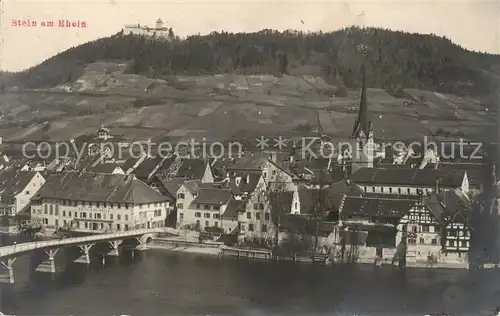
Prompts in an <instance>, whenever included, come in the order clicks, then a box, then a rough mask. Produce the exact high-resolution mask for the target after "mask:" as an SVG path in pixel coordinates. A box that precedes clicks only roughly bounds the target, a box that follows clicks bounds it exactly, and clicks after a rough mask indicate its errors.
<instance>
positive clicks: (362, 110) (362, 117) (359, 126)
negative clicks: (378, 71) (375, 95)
mask: <svg viewBox="0 0 500 316" xmlns="http://www.w3.org/2000/svg"><path fill="white" fill-rule="evenodd" d="M362 71H363V86H362V87H361V101H360V103H359V112H358V119H357V120H356V123H354V129H353V131H352V137H354V138H357V137H358V136H359V134H360V132H361V133H363V134H364V135H365V136H366V137H368V133H369V132H370V119H369V117H368V101H367V96H366V68H365V66H364V65H363V66H362Z"/></svg>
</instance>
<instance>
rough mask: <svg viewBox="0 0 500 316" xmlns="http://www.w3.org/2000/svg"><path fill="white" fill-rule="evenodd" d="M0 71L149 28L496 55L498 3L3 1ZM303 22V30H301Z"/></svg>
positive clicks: (422, 0) (491, 0)
mask: <svg viewBox="0 0 500 316" xmlns="http://www.w3.org/2000/svg"><path fill="white" fill-rule="evenodd" d="M0 3H1V4H0V12H1V17H0V24H1V25H0V30H1V31H0V37H1V47H0V69H2V70H9V71H20V70H24V69H27V68H29V67H32V66H35V65H37V64H39V63H41V62H42V61H44V60H45V59H47V58H50V57H52V56H53V55H56V54H57V53H59V52H62V51H64V50H66V49H68V48H70V47H72V46H77V45H80V44H83V43H85V42H88V41H91V40H94V39H97V38H101V37H106V36H109V35H112V34H114V33H116V32H119V31H120V30H121V29H122V28H123V26H124V25H125V24H135V23H140V24H143V25H150V26H153V25H154V23H155V21H156V20H157V19H158V18H161V19H162V20H163V21H164V22H165V24H166V26H168V27H172V28H173V29H174V32H175V33H176V34H177V35H180V36H186V35H190V34H196V33H200V34H207V33H210V32H212V31H221V30H224V31H228V32H252V31H259V30H261V29H278V30H285V29H297V30H303V31H319V30H322V31H333V30H337V29H340V28H342V27H345V26H351V25H360V26H376V27H384V28H389V29H394V30H404V31H409V32H417V33H434V34H437V35H440V36H446V37H448V38H450V39H451V40H452V41H454V42H455V43H457V44H459V45H462V46H464V47H466V48H468V49H471V50H475V51H483V52H490V53H500V39H499V38H500V0H489V1H481V0H472V1H453V2H451V1H446V2H445V1H426V0H420V1H404V0H400V1H311V0H302V1H270V0H267V1H257V0H254V1H207V0H204V1H188V0H186V1H147V0H145V1H142V0H135V1H125V0H109V1H104V0H103V1H95V0H87V1H84V0H80V1H76V0H64V1H52V0H31V1H21V0H3V1H2V0H0ZM60 19H63V20H70V21H78V20H79V21H85V23H86V25H87V27H86V28H59V27H52V28H42V27H15V26H13V23H12V20H30V21H37V22H38V24H40V22H41V21H54V22H55V23H56V24H57V21H58V20H60ZM302 22H303V23H302Z"/></svg>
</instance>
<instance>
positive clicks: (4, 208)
mask: <svg viewBox="0 0 500 316" xmlns="http://www.w3.org/2000/svg"><path fill="white" fill-rule="evenodd" d="M364 82H365V81H363V87H362V93H361V100H360V103H359V108H358V117H357V120H356V121H355V122H353V132H352V137H351V139H350V141H351V142H352V146H351V149H350V150H346V151H343V152H340V153H339V154H338V155H337V156H332V155H330V157H328V158H325V157H319V156H313V155H311V154H309V153H308V151H304V150H301V148H300V146H299V145H298V144H300V142H299V141H297V140H295V141H294V140H293V139H290V140H288V143H287V144H288V145H287V146H285V145H283V146H280V147H283V148H281V149H280V150H278V149H273V150H271V149H269V148H267V149H266V148H257V147H256V146H254V147H251V146H246V147H245V148H243V152H241V153H240V155H238V156H236V157H235V156H234V155H227V156H223V155H222V156H221V155H218V156H217V157H215V156H212V157H211V156H210V155H206V153H204V154H205V155H201V156H196V155H194V154H192V153H191V155H192V156H190V155H189V154H188V155H186V154H182V155H181V153H175V152H174V153H172V155H170V156H164V155H155V153H154V152H153V153H147V154H142V155H138V156H137V155H135V156H129V157H124V156H123V155H120V157H116V155H114V152H115V151H114V150H109V148H108V149H106V146H102V144H107V146H117V147H125V148H128V147H130V142H128V141H126V140H124V139H122V138H121V137H120V136H116V135H113V131H112V130H111V129H110V128H107V127H105V126H102V127H101V128H100V129H99V130H98V131H97V133H96V135H86V136H84V137H78V138H76V139H73V138H71V139H68V142H70V143H71V144H74V145H75V146H76V147H78V148H80V147H82V146H83V147H82V148H85V149H86V150H85V151H84V152H83V155H82V156H81V157H80V156H79V157H78V158H79V159H75V158H76V155H71V154H66V155H58V156H57V157H54V155H52V156H49V155H43V153H41V152H37V151H36V150H33V151H32V152H30V153H26V152H25V150H24V149H23V150H22V149H21V146H20V144H14V143H12V144H9V143H4V144H2V145H3V146H4V148H5V150H4V155H3V158H2V162H1V166H0V168H1V171H0V179H1V180H0V191H1V195H0V196H1V208H0V216H1V217H2V221H1V229H2V232H3V233H10V234H33V235H34V236H49V237H52V238H65V237H67V236H81V235H91V234H110V233H116V232H128V231H134V230H144V229H160V230H164V231H165V232H169V235H170V236H171V237H172V238H170V239H164V241H168V242H169V243H172V242H175V240H176V239H175V236H177V237H178V239H177V244H178V243H179V242H181V243H182V241H184V242H185V243H187V241H190V242H191V243H193V244H196V243H200V244H207V245H215V246H217V247H221V246H224V247H227V248H223V249H228V250H231V251H232V252H233V253H238V255H241V253H245V254H247V255H248V256H256V255H257V256H258V255H260V254H262V253H265V254H269V256H267V255H266V256H265V257H266V258H288V259H290V260H302V261H304V260H306V261H307V260H311V261H313V262H321V263H323V264H332V265H333V264H347V263H351V264H353V263H360V264H372V265H374V266H386V265H387V266H393V267H399V268H405V267H406V268H412V267H420V268H456V269H471V268H473V267H485V266H488V265H490V266H491V265H496V264H497V263H498V258H496V257H495V256H494V255H492V252H490V251H488V252H487V254H486V252H485V251H483V249H484V250H485V249H486V248H488V249H490V248H491V249H494V248H495V247H496V246H497V244H496V239H498V236H497V235H496V228H495V227H496V226H495V225H491V223H496V222H498V215H499V214H500V211H499V208H498V201H499V200H500V190H499V187H498V186H497V180H496V168H495V164H494V163H493V162H492V161H493V159H492V157H493V154H494V151H495V150H494V149H493V150H492V149H491V146H483V147H482V148H481V150H480V151H479V152H478V153H477V154H476V155H480V156H481V157H483V158H482V159H470V157H469V158H467V157H458V156H456V157H455V156H453V155H451V156H453V157H451V156H450V155H447V157H446V158H444V157H443V156H441V155H440V153H439V152H437V151H436V150H435V149H432V148H431V149H430V148H420V151H419V152H416V151H415V148H405V147H404V146H400V148H391V149H390V150H388V149H386V148H384V149H381V148H382V147H381V146H380V144H379V142H380V141H381V140H379V139H377V135H375V134H374V131H373V123H372V121H371V119H370V117H371V114H370V107H369V100H368V98H367V94H366V85H365V83H364ZM317 139H318V142H317V144H316V145H317V146H316V147H315V148H316V149H317V148H319V147H321V146H322V145H323V144H324V143H325V142H327V141H330V137H329V136H328V135H326V134H324V133H321V132H320V133H319V135H318V137H317ZM89 144H90V145H89ZM283 144H284V143H283ZM84 145H85V146H84ZM463 146H465V145H464V143H463V142H462V143H461V147H463ZM22 148H25V147H22ZM466 150H467V149H466ZM469 150H470V151H471V152H472V151H474V152H476V151H477V146H472V145H471V148H469ZM488 150H490V152H488ZM460 153H461V156H464V148H460ZM212 154H213V153H212ZM417 154H418V155H417ZM457 155H458V154H457ZM195 156H196V157H195ZM26 157H30V158H26ZM40 157H43V158H40ZM487 223H488V224H489V225H486V224H487ZM78 234H80V235H78ZM55 236H60V237H55ZM179 236H180V237H179ZM155 238H156V237H155ZM153 242H155V241H153Z"/></svg>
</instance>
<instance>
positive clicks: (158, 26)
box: [123, 19, 169, 39]
mask: <svg viewBox="0 0 500 316" xmlns="http://www.w3.org/2000/svg"><path fill="white" fill-rule="evenodd" d="M123 31H124V33H125V34H126V35H128V34H135V35H142V36H148V37H156V38H163V39H169V28H168V27H166V26H165V23H163V21H162V20H161V19H158V20H156V23H155V26H154V27H149V26H147V25H140V24H131V25H130V24H129V25H125V28H124V30H123Z"/></svg>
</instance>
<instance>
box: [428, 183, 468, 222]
mask: <svg viewBox="0 0 500 316" xmlns="http://www.w3.org/2000/svg"><path fill="white" fill-rule="evenodd" d="M423 203H424V205H425V206H426V207H427V208H428V209H429V210H430V211H431V212H432V214H433V215H434V216H435V217H436V218H437V219H438V220H439V221H441V222H443V223H444V222H448V221H458V220H466V221H467V222H468V221H469V220H470V217H471V215H472V204H471V202H470V201H469V200H468V199H467V197H466V196H465V195H463V193H462V192H460V191H459V190H452V191H445V192H441V193H439V194H436V193H434V194H431V195H430V196H426V197H424V198H423Z"/></svg>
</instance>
